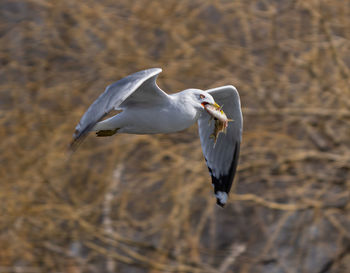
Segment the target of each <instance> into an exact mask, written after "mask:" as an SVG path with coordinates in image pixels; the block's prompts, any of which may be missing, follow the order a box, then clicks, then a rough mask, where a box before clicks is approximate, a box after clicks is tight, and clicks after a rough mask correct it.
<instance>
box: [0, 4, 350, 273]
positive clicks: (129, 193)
mask: <svg viewBox="0 0 350 273" xmlns="http://www.w3.org/2000/svg"><path fill="white" fill-rule="evenodd" d="M349 18H350V2H349V1H344V0H332V1H331V0H308V1H299V0H285V1H277V0H249V1H245V0H240V1H239V0H235V1H231V0H217V1H208V0H167V1H147V0H119V1H112V0H102V1H101V0H86V1H72V0H57V1H45V0H2V1H1V2H0V139H1V141H0V181H1V182H0V246H1V247H0V272H5V273H6V272H22V273H24V272H28V273H36V272H67V273H80V272H82V273H85V272H86V273H89V272H107V273H111V272H120V273H143V272H151V273H157V272H194V273H196V272H198V273H201V272H212V273H227V272H235V273H240V272H242V273H250V272H266V273H267V272H268V273H271V272H281V273H284V272H285V273H294V272H315V273H327V272H350V215H349V212H350V180H349V178H350V172H349V168H350V138H349V135H350V126H349V125H350V110H349V109H350V20H349ZM150 67H161V68H162V69H163V73H162V74H161V75H160V76H159V78H158V84H159V86H160V87H161V88H162V89H163V90H165V91H166V92H168V93H172V92H178V91H181V90H183V89H186V88H191V87H194V88H200V89H209V88H212V87H217V86H221V85H226V84H232V85H235V86H236V87H237V89H238V90H239V92H240V96H241V102H242V107H243V108H242V110H243V115H244V134H243V143H242V146H241V156H240V163H239V167H238V174H237V177H236V180H235V186H234V189H233V192H232V193H231V195H230V198H229V203H228V204H227V206H226V207H225V208H224V209H221V208H220V207H218V206H217V205H216V204H215V198H214V196H213V193H212V187H211V180H210V176H209V173H208V170H207V167H206V165H205V162H204V158H203V156H202V151H201V147H200V142H199V138H198V133H197V126H193V127H191V128H189V129H188V130H186V131H184V132H180V133H176V134H171V135H154V136H147V135H145V136H142V135H116V136H114V137H110V138H96V137H94V134H91V135H90V136H89V137H88V138H87V139H86V141H85V142H84V143H83V144H82V145H81V146H80V148H79V149H78V151H77V152H76V153H75V154H73V155H72V156H69V155H68V153H67V147H68V144H69V143H70V141H71V138H72V134H73V131H74V128H75V126H76V124H77V122H78V121H79V119H80V117H81V116H82V114H83V113H84V111H85V110H86V109H87V107H88V106H89V105H90V104H91V103H92V102H93V101H94V100H95V99H96V98H97V97H98V95H99V94H100V93H101V92H102V91H103V90H104V88H105V87H106V86H107V85H108V84H110V83H112V82H114V81H116V80H119V79H121V78H122V77H124V76H126V75H128V74H131V73H134V72H136V71H139V70H142V69H146V68H150Z"/></svg>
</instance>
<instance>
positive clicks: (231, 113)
mask: <svg viewBox="0 0 350 273" xmlns="http://www.w3.org/2000/svg"><path fill="white" fill-rule="evenodd" d="M207 92H208V93H209V94H210V95H212V96H213V98H214V100H215V101H216V103H218V104H219V105H222V106H223V107H222V110H223V111H224V112H225V113H226V115H227V117H228V118H229V119H232V120H233V121H230V122H229V123H228V127H227V131H226V134H224V133H220V134H219V136H218V139H217V141H216V144H215V145H214V140H213V139H212V138H211V137H210V135H211V134H212V133H213V132H214V121H212V122H210V115H209V114H207V113H204V114H203V115H202V116H201V118H200V119H199V120H198V127H199V137H200V140H201V145H202V150H203V154H204V157H205V161H206V163H207V166H208V169H209V172H210V175H211V178H212V183H213V186H214V192H215V196H216V200H217V204H218V205H220V206H222V207H223V206H224V205H225V204H226V201H227V197H228V193H229V191H230V189H231V186H232V181H233V178H234V176H235V173H236V168H237V163H238V157H239V147H240V143H241V139H242V129H243V119H242V112H241V103H240V99H239V94H238V92H237V90H236V88H235V87H233V86H232V85H227V86H222V87H218V88H213V89H209V90H207Z"/></svg>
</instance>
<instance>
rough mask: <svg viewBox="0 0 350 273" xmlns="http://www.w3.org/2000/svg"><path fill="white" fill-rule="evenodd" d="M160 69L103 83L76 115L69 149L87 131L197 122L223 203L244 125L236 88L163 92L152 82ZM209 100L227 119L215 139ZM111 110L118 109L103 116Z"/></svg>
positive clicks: (166, 129) (143, 130) (133, 130)
mask: <svg viewBox="0 0 350 273" xmlns="http://www.w3.org/2000/svg"><path fill="white" fill-rule="evenodd" d="M161 72H162V69H160V68H150V69H146V70H143V71H139V72H136V73H134V74H131V75H129V76H127V77H125V78H123V79H121V80H119V81H117V82H115V83H113V84H111V85H109V86H107V88H106V89H105V91H104V92H103V93H102V94H101V95H100V96H99V97H98V98H97V99H96V100H95V101H94V102H93V103H92V104H91V106H90V107H89V108H88V109H87V111H86V112H85V113H84V115H83V116H82V118H81V119H80V121H79V123H78V125H77V126H76V128H75V132H74V134H73V141H72V143H71V148H72V149H73V150H74V149H76V147H77V146H78V144H80V143H81V141H82V140H83V139H84V138H85V137H86V136H87V134H88V133H89V132H90V131H95V132H96V135H97V136H99V137H102V136H111V135H114V134H116V133H126V134H159V133H174V132H178V131H182V130H184V129H186V128H188V127H190V126H191V125H193V124H194V123H196V122H198V129H199V137H200V142H201V146H202V150H203V154H204V158H205V161H206V164H207V166H208V169H209V173H210V175H211V178H212V184H213V187H214V194H215V196H216V203H217V204H218V205H219V206H221V207H224V205H225V204H226V203H227V199H228V194H229V191H230V189H231V186H232V181H233V179H234V176H235V173H236V169H237V164H238V157H239V150H240V143H241V139H242V130H243V118H242V112H241V105H240V98H239V94H238V92H237V89H236V88H235V87H234V86H232V85H226V86H221V87H217V88H213V89H209V90H206V91H203V90H200V89H186V90H184V91H182V92H179V93H174V94H171V95H168V94H167V93H165V92H164V91H163V90H161V89H160V88H159V87H158V85H157V83H156V79H157V76H158V75H159V73H161ZM208 105H212V106H215V107H216V108H217V107H218V106H219V105H222V106H221V107H220V108H219V109H220V110H222V111H224V112H225V113H226V115H227V117H228V118H229V119H230V122H228V124H227V128H226V132H225V133H222V134H219V136H218V137H217V139H216V137H215V139H213V137H211V135H212V132H213V131H214V130H216V127H215V125H216V124H214V122H212V121H211V120H212V119H213V118H214V119H215V120H216V118H215V117H214V116H213V115H211V114H210V112H209V111H206V106H208ZM112 110H121V112H120V113H118V114H117V115H114V116H112V117H110V118H108V119H105V120H102V119H103V118H104V117H105V116H106V115H107V114H108V113H109V112H110V111H112ZM216 121H217V120H216Z"/></svg>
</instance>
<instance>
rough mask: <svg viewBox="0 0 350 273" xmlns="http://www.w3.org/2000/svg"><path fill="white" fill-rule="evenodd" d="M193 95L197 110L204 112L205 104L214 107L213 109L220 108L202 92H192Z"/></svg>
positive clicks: (211, 98)
mask: <svg viewBox="0 0 350 273" xmlns="http://www.w3.org/2000/svg"><path fill="white" fill-rule="evenodd" d="M192 92H193V95H194V97H195V102H196V106H197V108H199V109H201V110H204V109H205V106H206V105H207V104H210V105H213V106H215V108H220V106H219V105H218V104H217V103H216V102H215V100H214V98H213V97H212V95H210V94H209V93H207V92H205V91H202V90H193V91H192Z"/></svg>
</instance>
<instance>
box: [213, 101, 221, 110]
mask: <svg viewBox="0 0 350 273" xmlns="http://www.w3.org/2000/svg"><path fill="white" fill-rule="evenodd" d="M213 105H214V106H215V107H216V108H218V109H219V108H220V109H221V106H220V105H219V104H217V103H216V102H214V104H213Z"/></svg>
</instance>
